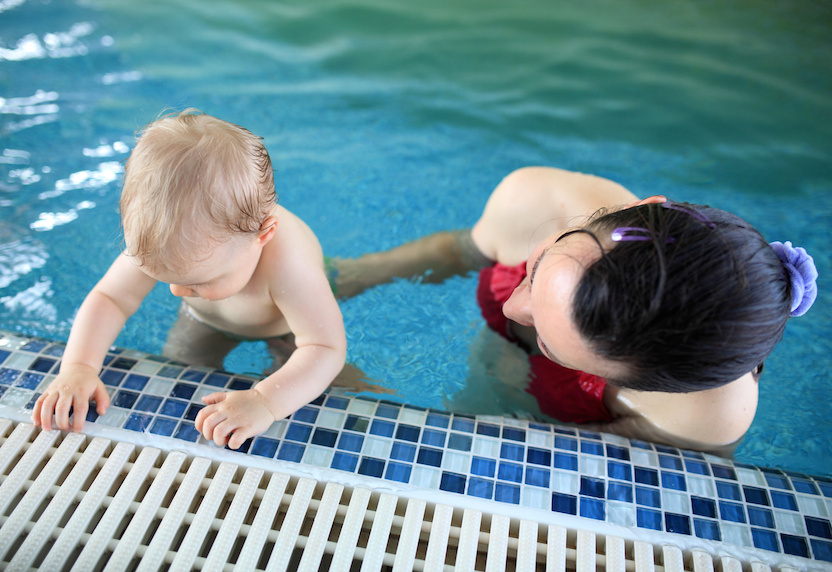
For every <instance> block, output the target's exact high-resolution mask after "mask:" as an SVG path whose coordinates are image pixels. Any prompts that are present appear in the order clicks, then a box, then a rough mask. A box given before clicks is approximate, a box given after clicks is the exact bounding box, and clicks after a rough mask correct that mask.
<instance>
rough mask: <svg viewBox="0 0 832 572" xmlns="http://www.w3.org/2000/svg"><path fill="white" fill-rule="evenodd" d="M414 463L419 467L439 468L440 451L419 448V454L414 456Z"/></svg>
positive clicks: (440, 462) (440, 464)
mask: <svg viewBox="0 0 832 572" xmlns="http://www.w3.org/2000/svg"><path fill="white" fill-rule="evenodd" d="M416 462H417V463H418V464H420V465H428V466H430V467H441V466H442V450H441V449H431V448H430V447H419V454H418V455H417V456H416Z"/></svg>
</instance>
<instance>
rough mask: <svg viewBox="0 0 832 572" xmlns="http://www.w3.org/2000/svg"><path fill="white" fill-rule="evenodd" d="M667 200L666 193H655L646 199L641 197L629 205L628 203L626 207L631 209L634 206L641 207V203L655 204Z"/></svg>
mask: <svg viewBox="0 0 832 572" xmlns="http://www.w3.org/2000/svg"><path fill="white" fill-rule="evenodd" d="M666 202H667V197H665V196H664V195H653V196H650V197H647V198H646V199H641V200H640V201H636V202H634V203H630V204H629V205H627V206H626V207H624V208H625V209H631V208H633V207H640V206H641V205H653V204H658V203H666Z"/></svg>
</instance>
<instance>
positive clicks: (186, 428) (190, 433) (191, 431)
mask: <svg viewBox="0 0 832 572" xmlns="http://www.w3.org/2000/svg"><path fill="white" fill-rule="evenodd" d="M174 437H176V438H177V439H182V440H183V441H190V442H191V443H196V440H197V439H199V431H197V430H196V427H194V426H193V425H192V424H191V423H180V424H179V429H177V430H176V434H175V435H174Z"/></svg>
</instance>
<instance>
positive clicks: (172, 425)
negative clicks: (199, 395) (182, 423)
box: [150, 417, 179, 437]
mask: <svg viewBox="0 0 832 572" xmlns="http://www.w3.org/2000/svg"><path fill="white" fill-rule="evenodd" d="M178 423H179V422H178V421H176V420H174V419H165V418H164V417H157V418H156V420H154V421H153V424H152V425H151V426H150V432H151V433H153V434H154V435H164V436H165V437H170V436H171V435H173V432H174V431H175V430H176V425H177V424H178Z"/></svg>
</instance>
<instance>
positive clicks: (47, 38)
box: [0, 22, 95, 62]
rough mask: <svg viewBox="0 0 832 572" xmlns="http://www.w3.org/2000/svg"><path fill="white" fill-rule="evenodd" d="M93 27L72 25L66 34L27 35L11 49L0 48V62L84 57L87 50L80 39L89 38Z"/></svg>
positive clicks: (88, 23) (89, 24) (90, 24)
mask: <svg viewBox="0 0 832 572" xmlns="http://www.w3.org/2000/svg"><path fill="white" fill-rule="evenodd" d="M94 29H95V26H94V25H93V24H92V23H91V22H78V23H77V24H73V25H72V27H71V28H70V29H69V31H67V32H54V33H52V32H50V33H47V34H44V35H43V38H41V37H39V36H38V35H37V34H27V35H25V36H23V37H22V38H20V39H19V40H18V41H17V43H16V44H15V46H14V47H13V48H4V47H0V60H7V61H10V62H19V61H25V60H35V59H42V58H71V57H74V56H84V55H86V54H87V53H88V52H89V48H87V46H86V45H85V44H83V43H82V42H81V41H80V38H83V37H85V36H89V35H90V34H91V33H92V32H93V30H94Z"/></svg>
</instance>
